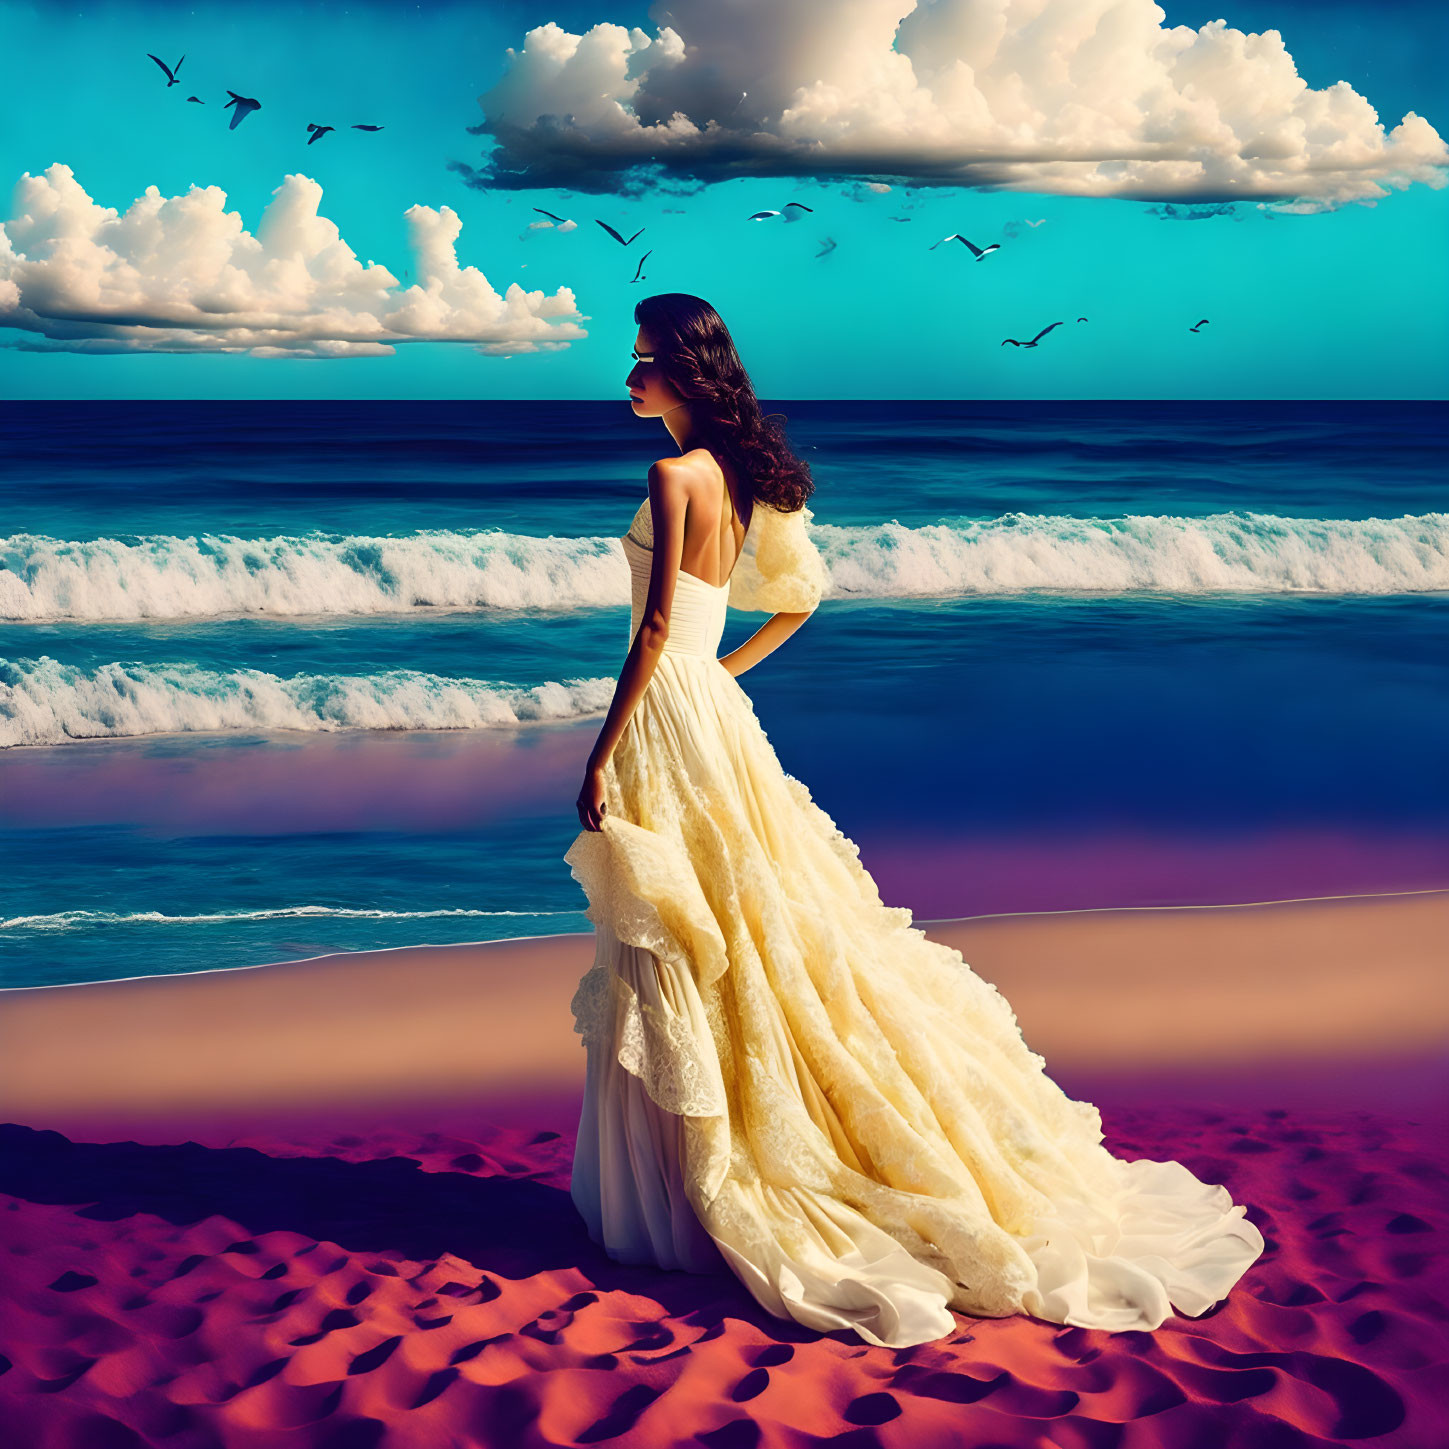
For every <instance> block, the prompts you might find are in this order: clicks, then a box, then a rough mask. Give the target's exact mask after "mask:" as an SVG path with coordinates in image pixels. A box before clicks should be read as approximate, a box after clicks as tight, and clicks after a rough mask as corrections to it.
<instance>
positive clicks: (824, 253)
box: [815, 218, 909, 261]
mask: <svg viewBox="0 0 1449 1449" xmlns="http://www.w3.org/2000/svg"><path fill="white" fill-rule="evenodd" d="M907 220H909V218H907ZM837 245H838V243H837V242H836V240H835V238H834V237H833V236H828V237H825V238H824V245H823V246H822V247H821V248H820V250H819V251H818V252H816V253H815V257H816V260H817V261H818V260H819V259H820V258H821V257H828V256H829V255H830V253H831V252H833V251H834V250H835V248H836V246H837Z"/></svg>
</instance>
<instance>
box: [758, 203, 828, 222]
mask: <svg viewBox="0 0 1449 1449" xmlns="http://www.w3.org/2000/svg"><path fill="white" fill-rule="evenodd" d="M792 206H798V207H799V208H800V211H795V212H790V208H791V207H792ZM814 210H815V208H814V207H813V206H806V205H805V203H804V202H803V201H787V202H786V203H785V207H784V210H783V211H757V212H756V213H755V214H754V215H753V216H751V217H748V218H747V220H749V221H765V220H766V219H767V218H769V217H772V216H783V217H785V220H786V222H787V223H788V222H792V221H799V220H800V212H801V211H814ZM787 212H789V213H790V214H789V215H786V213H787Z"/></svg>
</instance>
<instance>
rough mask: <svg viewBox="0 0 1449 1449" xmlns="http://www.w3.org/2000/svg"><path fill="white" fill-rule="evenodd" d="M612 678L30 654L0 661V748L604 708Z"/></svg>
mask: <svg viewBox="0 0 1449 1449" xmlns="http://www.w3.org/2000/svg"><path fill="white" fill-rule="evenodd" d="M614 686H615V680H613V679H612V678H602V677H601V678H597V679H571V680H567V681H565V682H564V683H561V684H560V683H554V682H552V681H550V682H548V683H545V684H537V685H532V686H526V687H525V686H521V685H510V684H498V683H492V682H490V681H487V680H482V679H448V678H444V677H442V676H441V675H437V674H425V673H423V672H422V671H420V670H416V669H390V670H386V671H384V672H381V673H378V674H367V675H347V674H299V675H296V676H294V677H292V678H290V679H288V678H282V677H281V676H279V675H276V674H268V673H266V672H264V671H263V670H260V669H235V670H224V671H223V670H213V669H203V668H201V667H199V666H197V665H194V664H185V663H165V664H103V665H101V666H100V667H99V668H96V669H81V668H78V667H77V666H75V665H70V664H62V663H60V662H59V661H58V660H56V659H53V658H51V657H50V656H49V655H48V654H42V655H41V656H40V657H39V658H38V659H21V660H0V746H9V745H48V744H57V743H60V742H62V741H65V740H74V739H103V738H108V737H116V736H123V735H152V734H171V733H177V732H189V731H195V730H231V731H236V730H248V729H285V730H313V731H316V730H347V729H369V730H388V729H393V730H440V729H480V728H485V727H487V726H490V725H512V724H519V723H524V722H530V721H538V720H564V719H573V718H577V717H579V716H583V715H589V714H595V713H598V712H600V711H603V710H606V709H607V708H608V706H609V701H610V700H611V699H612V698H613V692H614Z"/></svg>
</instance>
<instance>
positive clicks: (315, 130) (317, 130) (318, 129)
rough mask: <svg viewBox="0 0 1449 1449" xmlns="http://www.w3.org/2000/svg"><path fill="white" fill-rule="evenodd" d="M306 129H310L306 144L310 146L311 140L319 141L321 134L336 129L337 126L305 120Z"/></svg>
mask: <svg viewBox="0 0 1449 1449" xmlns="http://www.w3.org/2000/svg"><path fill="white" fill-rule="evenodd" d="M307 129H308V130H309V131H311V133H312V134H311V135H310V136H308V137H307V144H308V145H309V146H310V145H311V144H312V142H313V141H320V140H321V139H322V138H323V136H325V135H326V134H327V133H328V131H335V130H336V129H337V127H336V126H318V125H315V124H314V123H313V122H311V121H308V122H307Z"/></svg>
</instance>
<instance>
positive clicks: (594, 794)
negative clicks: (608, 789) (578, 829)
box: [577, 765, 604, 830]
mask: <svg viewBox="0 0 1449 1449" xmlns="http://www.w3.org/2000/svg"><path fill="white" fill-rule="evenodd" d="M577 803H578V807H579V824H580V825H582V826H583V827H584V829H585V830H601V829H603V823H604V767H603V766H602V765H590V766H589V768H588V769H587V770H586V771H585V772H584V787H583V789H582V790H580V791H579V798H578V802H577Z"/></svg>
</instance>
